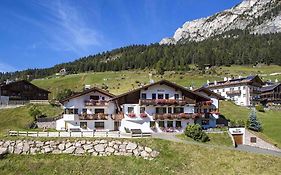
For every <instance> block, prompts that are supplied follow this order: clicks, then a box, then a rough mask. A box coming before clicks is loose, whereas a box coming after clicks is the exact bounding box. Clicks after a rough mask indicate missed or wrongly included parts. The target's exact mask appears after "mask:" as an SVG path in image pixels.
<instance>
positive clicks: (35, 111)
mask: <svg viewBox="0 0 281 175" xmlns="http://www.w3.org/2000/svg"><path fill="white" fill-rule="evenodd" d="M28 113H29V115H31V116H32V117H33V118H34V120H37V118H39V117H40V116H42V112H41V111H40V110H39V109H38V108H37V107H36V106H35V105H32V106H31V107H30V108H29V111H28Z"/></svg>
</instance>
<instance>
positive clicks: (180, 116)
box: [153, 113, 203, 120]
mask: <svg viewBox="0 0 281 175" xmlns="http://www.w3.org/2000/svg"><path fill="white" fill-rule="evenodd" d="M202 115H203V114H200V113H193V114H188V113H180V114H154V115H153V119H154V120H165V119H191V118H192V119H194V118H199V117H202Z"/></svg>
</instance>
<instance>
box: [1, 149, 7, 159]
mask: <svg viewBox="0 0 281 175" xmlns="http://www.w3.org/2000/svg"><path fill="white" fill-rule="evenodd" d="M6 154H8V148H4V147H0V158H2V157H4V156H5V155H6Z"/></svg>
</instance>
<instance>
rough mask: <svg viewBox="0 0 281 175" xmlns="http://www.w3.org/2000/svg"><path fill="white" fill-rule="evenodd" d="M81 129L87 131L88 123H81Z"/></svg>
mask: <svg viewBox="0 0 281 175" xmlns="http://www.w3.org/2000/svg"><path fill="white" fill-rule="evenodd" d="M80 128H82V129H87V128H88V126H87V122H80Z"/></svg>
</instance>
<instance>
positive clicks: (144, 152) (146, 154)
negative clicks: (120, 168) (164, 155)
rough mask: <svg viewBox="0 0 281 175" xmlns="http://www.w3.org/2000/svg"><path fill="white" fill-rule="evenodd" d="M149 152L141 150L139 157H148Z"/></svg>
mask: <svg viewBox="0 0 281 175" xmlns="http://www.w3.org/2000/svg"><path fill="white" fill-rule="evenodd" d="M148 156H149V154H148V153H147V152H146V151H142V152H141V157H148Z"/></svg>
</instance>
